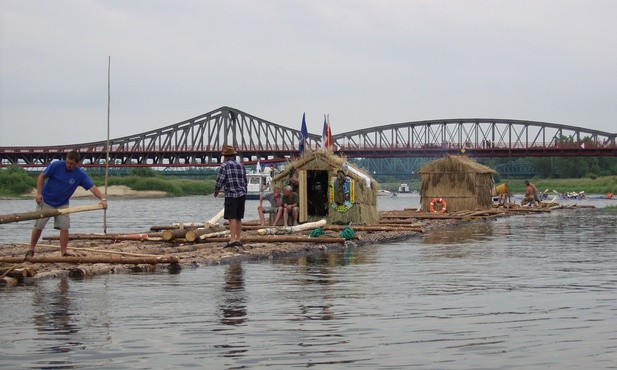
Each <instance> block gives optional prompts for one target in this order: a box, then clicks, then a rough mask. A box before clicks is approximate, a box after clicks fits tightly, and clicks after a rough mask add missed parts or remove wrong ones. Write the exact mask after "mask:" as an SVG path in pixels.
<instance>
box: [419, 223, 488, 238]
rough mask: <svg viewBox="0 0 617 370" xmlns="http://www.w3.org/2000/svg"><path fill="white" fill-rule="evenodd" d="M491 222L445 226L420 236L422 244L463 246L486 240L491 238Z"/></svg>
mask: <svg viewBox="0 0 617 370" xmlns="http://www.w3.org/2000/svg"><path fill="white" fill-rule="evenodd" d="M491 222H492V221H479V222H471V223H465V224H464V225H453V226H450V227H448V226H446V227H443V228H442V229H440V230H432V231H431V232H429V233H425V234H423V235H422V243H423V244H464V243H469V242H474V241H482V240H487V239H489V238H490V237H492V236H493V224H492V223H491Z"/></svg>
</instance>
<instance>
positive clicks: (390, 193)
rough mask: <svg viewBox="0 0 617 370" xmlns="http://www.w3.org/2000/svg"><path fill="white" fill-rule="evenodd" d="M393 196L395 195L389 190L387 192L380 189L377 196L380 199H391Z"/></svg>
mask: <svg viewBox="0 0 617 370" xmlns="http://www.w3.org/2000/svg"><path fill="white" fill-rule="evenodd" d="M392 194H395V193H393V192H391V191H389V190H385V189H379V190H377V196H378V197H391V196H392Z"/></svg>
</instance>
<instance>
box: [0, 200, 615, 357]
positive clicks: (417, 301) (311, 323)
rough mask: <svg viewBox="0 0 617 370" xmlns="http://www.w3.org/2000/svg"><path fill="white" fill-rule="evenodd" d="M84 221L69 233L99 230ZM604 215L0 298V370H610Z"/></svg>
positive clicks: (554, 216)
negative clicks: (307, 369) (311, 369)
mask: <svg viewBox="0 0 617 370" xmlns="http://www.w3.org/2000/svg"><path fill="white" fill-rule="evenodd" d="M1 202H2V203H3V206H2V208H3V209H8V207H12V208H19V207H21V206H20V205H14V204H13V205H9V203H13V202H14V201H6V202H5V201H1ZM15 202H23V201H15ZM221 202H222V201H221V200H215V201H213V200H208V199H206V197H195V198H182V200H180V199H173V202H172V201H169V200H156V201H155V200H151V201H139V200H135V201H129V200H123V201H120V200H118V201H116V202H115V204H117V205H122V207H120V208H122V212H116V211H115V210H112V209H110V210H109V215H108V216H109V217H110V218H111V219H113V222H112V221H111V220H110V222H111V225H110V226H109V227H110V229H111V231H109V230H108V232H117V231H118V232H124V231H129V232H131V231H133V232H134V231H142V230H143V229H147V228H148V227H149V226H150V225H153V224H164V223H168V222H176V221H187V222H190V221H196V220H200V219H207V218H209V217H211V216H212V215H214V214H215V213H216V212H217V211H218V209H220V204H219V203H221ZM405 202H409V204H408V205H407V204H404V203H405ZM579 203H580V202H579ZM157 204H159V206H157ZM161 204H162V205H161ZM598 204H600V205H601V206H603V205H605V204H604V203H598ZM255 205H256V203H255ZM417 205H418V199H417V198H413V197H411V198H403V197H399V198H398V199H380V208H381V209H401V208H403V207H410V208H415V207H417ZM250 208H254V207H250ZM26 210H31V209H30V206H29V205H28V207H27V209H26ZM251 212H252V211H251ZM0 213H8V212H2V211H0ZM136 214H138V215H139V217H138V219H139V224H137V223H136V222H135V219H136V217H135V215H136ZM82 215H83V216H84V217H74V218H73V223H74V224H73V225H74V226H73V228H74V230H73V231H74V232H90V228H93V229H94V230H92V231H97V232H100V230H96V228H98V227H99V220H94V221H92V220H89V217H90V216H89V214H88V216H87V215H86V213H84V214H82ZM199 215H202V216H201V218H199V217H198V216H199ZM112 216H113V217H112ZM248 216H249V218H252V217H253V216H251V215H248ZM616 216H617V213H616V212H615V211H611V209H609V208H598V209H595V210H569V211H559V212H552V213H550V214H540V215H534V216H513V217H508V218H504V219H498V220H494V221H482V222H474V223H469V224H466V225H462V226H454V227H448V228H444V229H443V230H440V231H438V232H434V233H427V234H425V235H422V236H418V237H416V238H412V239H409V240H406V241H401V242H397V243H389V244H383V245H369V246H365V247H358V248H348V249H347V250H345V251H341V252H332V253H323V254H320V255H314V256H308V257H294V258H286V259H277V260H272V261H269V262H262V263H242V264H234V265H229V266H216V267H202V268H198V269H185V270H183V271H182V272H181V273H180V274H177V275H170V274H132V275H110V276H99V277H95V278H93V279H91V280H86V281H75V280H68V279H62V280H44V281H34V282H31V283H28V284H27V285H26V286H21V287H14V288H0V297H2V299H1V300H0V328H1V330H2V331H1V332H2V334H3V335H2V336H1V337H0V338H1V339H0V368H7V369H8V368H80V369H81V368H101V369H125V368H131V369H150V368H190V367H194V368H212V369H232V368H233V369H237V368H251V369H253V368H271V369H286V368H292V367H315V368H330V369H340V368H352V367H354V368H355V367H361V368H368V369H375V368H381V369H389V368H390V369H399V368H418V369H482V368H486V369H511V368H529V369H537V368H556V369H563V368H567V369H604V368H616V367H617V332H616V330H615V328H617V245H616V244H617V243H616V240H617V231H616V230H617V227H616V226H617V223H616V221H615V218H616ZM254 217H256V215H255V216H254ZM131 218H132V221H131ZM118 219H120V220H121V221H122V222H119V220H118ZM127 223H128V224H127ZM20 224H22V223H19V224H12V225H13V226H11V227H10V228H8V227H7V228H5V227H4V226H7V225H0V227H3V228H2V229H0V231H1V232H2V233H3V235H2V237H3V238H5V240H4V241H7V239H9V238H8V237H7V235H10V240H9V241H16V239H17V236H19V234H20V233H22V232H25V233H26V234H27V233H29V229H30V227H31V223H27V222H26V223H23V225H24V228H23V229H21V226H20V227H16V226H15V225H20ZM84 224H85V225H84ZM46 232H47V233H48V234H50V235H55V232H54V231H53V230H51V229H50V230H46ZM0 244H1V243H0Z"/></svg>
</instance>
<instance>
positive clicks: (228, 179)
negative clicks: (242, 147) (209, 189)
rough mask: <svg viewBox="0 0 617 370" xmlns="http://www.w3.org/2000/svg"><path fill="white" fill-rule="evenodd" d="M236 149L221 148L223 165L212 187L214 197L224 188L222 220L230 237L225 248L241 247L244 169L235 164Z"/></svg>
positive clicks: (228, 146) (230, 147)
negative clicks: (225, 222)
mask: <svg viewBox="0 0 617 370" xmlns="http://www.w3.org/2000/svg"><path fill="white" fill-rule="evenodd" d="M236 154H238V152H236V149H235V148H234V147H233V146H231V145H225V146H223V152H222V155H223V160H224V162H223V164H222V165H221V167H220V168H219V172H218V175H217V177H216V185H215V186H214V196H215V197H217V196H218V195H219V191H221V189H222V188H223V186H225V213H224V215H223V218H224V219H226V220H228V221H229V231H230V233H231V237H230V239H229V243H227V245H226V246H225V247H241V246H242V241H241V234H242V219H243V218H244V203H245V202H246V182H247V181H246V169H245V168H244V165H242V163H238V162H236Z"/></svg>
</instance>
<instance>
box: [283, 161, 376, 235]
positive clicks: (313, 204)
mask: <svg viewBox="0 0 617 370" xmlns="http://www.w3.org/2000/svg"><path fill="white" fill-rule="evenodd" d="M292 178H297V180H298V181H297V185H295V184H294V185H295V186H294V188H295V191H296V192H297V193H298V196H299V199H300V204H299V216H298V219H299V221H300V222H301V223H302V222H307V221H315V220H320V219H323V218H325V219H326V221H327V222H328V223H330V224H332V223H340V224H349V223H352V224H354V225H367V224H375V223H377V222H378V221H379V212H377V189H378V187H379V184H378V183H377V182H376V181H375V180H374V179H373V178H372V177H370V176H369V175H367V174H365V173H364V172H363V171H361V170H360V169H358V168H357V167H355V166H353V165H352V164H350V163H348V162H347V159H345V158H341V157H339V156H336V155H334V154H332V152H331V151H325V152H323V151H315V152H311V151H307V152H306V153H305V155H304V157H302V158H300V159H298V160H295V161H293V162H290V163H288V164H287V165H286V166H285V168H284V169H283V170H282V171H281V172H280V173H278V174H276V175H275V176H274V177H273V178H272V186H280V187H281V189H282V188H284V187H285V186H287V185H290V184H291V180H292Z"/></svg>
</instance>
